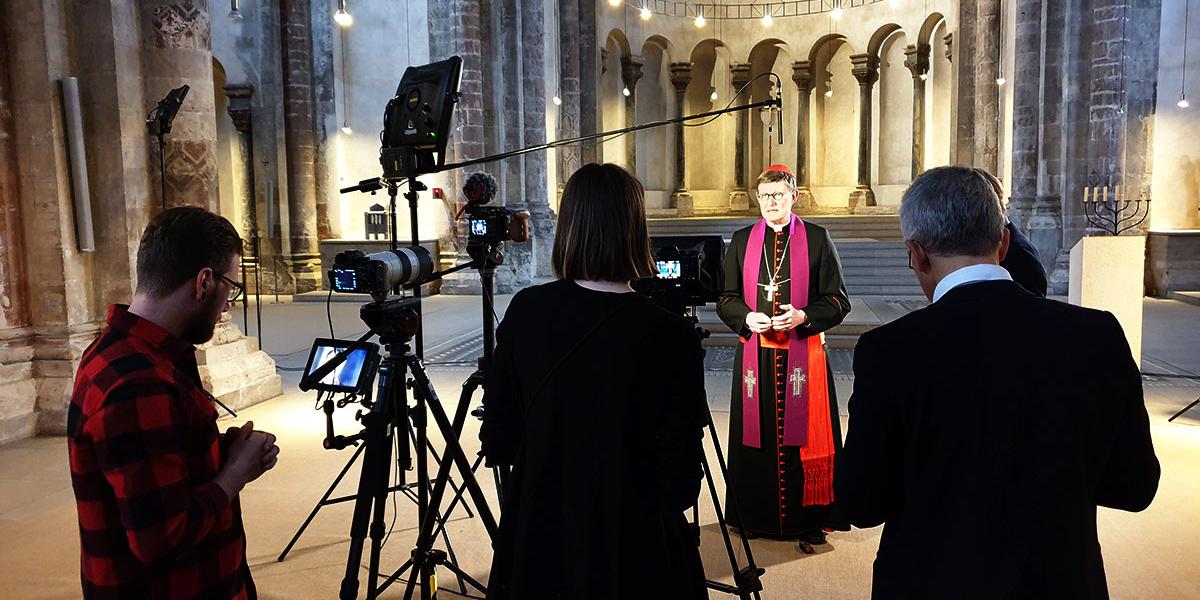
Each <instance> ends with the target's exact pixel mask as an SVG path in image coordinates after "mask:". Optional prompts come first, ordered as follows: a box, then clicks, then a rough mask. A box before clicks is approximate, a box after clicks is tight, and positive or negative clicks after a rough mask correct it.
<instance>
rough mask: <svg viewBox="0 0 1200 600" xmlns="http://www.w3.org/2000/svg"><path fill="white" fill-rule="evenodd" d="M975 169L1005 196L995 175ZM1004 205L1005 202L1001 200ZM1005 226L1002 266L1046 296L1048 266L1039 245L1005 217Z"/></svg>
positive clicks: (1030, 289)
mask: <svg viewBox="0 0 1200 600" xmlns="http://www.w3.org/2000/svg"><path fill="white" fill-rule="evenodd" d="M975 171H976V172H977V173H979V174H980V175H982V176H983V178H984V179H987V180H988V183H989V184H991V186H992V189H993V190H995V192H996V197H997V198H999V199H1003V198H1004V186H1003V185H1001V183H1000V180H999V179H997V178H996V176H995V175H992V174H991V173H988V172H987V171H986V170H984V169H980V168H976V169H975ZM1001 207H1003V202H1001ZM1004 228H1005V229H1007V230H1008V252H1007V253H1006V254H1005V255H1004V258H1003V259H1002V260H1001V261H1000V266H1001V267H1004V270H1005V271H1008V274H1009V275H1012V278H1013V281H1015V282H1017V285H1019V286H1021V287H1023V288H1025V291H1027V292H1029V293H1031V294H1033V295H1034V296H1037V297H1039V298H1045V297H1046V290H1047V287H1048V286H1047V284H1046V267H1044V266H1042V259H1040V258H1038V251H1037V246H1034V245H1033V242H1030V241H1029V238H1027V237H1025V234H1023V233H1021V230H1020V229H1017V226H1016V225H1014V224H1013V222H1012V221H1009V220H1008V219H1007V218H1006V219H1005V225H1004Z"/></svg>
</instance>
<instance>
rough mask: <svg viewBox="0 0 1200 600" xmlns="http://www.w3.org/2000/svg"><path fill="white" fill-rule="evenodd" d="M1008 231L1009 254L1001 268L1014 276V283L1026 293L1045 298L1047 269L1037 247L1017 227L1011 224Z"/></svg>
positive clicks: (1007, 227) (1001, 263)
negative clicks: (1039, 256)
mask: <svg viewBox="0 0 1200 600" xmlns="http://www.w3.org/2000/svg"><path fill="white" fill-rule="evenodd" d="M1006 229H1008V239H1009V242H1008V254H1007V255H1005V256H1004V260H1003V261H1000V266H1002V267H1004V269H1005V270H1007V271H1008V273H1009V275H1012V278H1013V281H1015V282H1017V284H1019V285H1020V286H1021V287H1023V288H1025V291H1027V292H1029V293H1031V294H1033V295H1034V296H1037V297H1039V298H1045V297H1046V268H1045V267H1043V266H1042V260H1041V259H1040V258H1038V253H1037V247H1036V246H1034V245H1033V243H1032V242H1030V241H1029V238H1027V237H1025V236H1024V235H1023V234H1021V230H1019V229H1017V226H1016V225H1013V224H1012V223H1009V224H1008V225H1007V226H1006Z"/></svg>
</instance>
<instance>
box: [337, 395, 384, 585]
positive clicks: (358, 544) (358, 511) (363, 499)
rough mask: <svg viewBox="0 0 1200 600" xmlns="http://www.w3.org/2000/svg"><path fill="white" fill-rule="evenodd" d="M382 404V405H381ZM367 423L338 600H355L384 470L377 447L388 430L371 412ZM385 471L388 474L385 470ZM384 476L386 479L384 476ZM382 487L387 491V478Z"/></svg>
mask: <svg viewBox="0 0 1200 600" xmlns="http://www.w3.org/2000/svg"><path fill="white" fill-rule="evenodd" d="M381 404H382V403H381ZM363 418H364V419H365V420H366V430H367V431H366V436H365V437H366V440H365V441H364V442H363V445H364V446H365V447H366V449H365V450H364V451H363V452H364V455H363V466H362V472H361V474H360V475H359V477H358V493H357V494H356V498H355V500H354V518H353V520H352V521H351V523H350V550H349V552H348V555H347V557H346V575H345V576H344V577H343V578H342V588H341V594H340V598H341V600H357V598H358V573H359V570H360V567H361V565H362V553H363V543H364V541H365V540H366V538H367V527H368V526H369V523H370V518H371V503H372V502H373V501H374V500H375V498H376V494H375V489H376V487H377V486H376V485H375V484H376V482H375V480H376V479H378V478H379V476H380V467H381V466H382V467H383V468H384V469H387V465H386V463H384V465H380V464H379V458H378V456H379V454H378V453H379V451H380V449H381V448H380V445H381V444H386V443H387V436H386V432H385V430H384V428H386V427H387V423H386V421H384V419H383V416H382V415H381V414H378V413H374V412H373V413H371V414H368V415H367V416H365V417H363ZM384 472H388V471H386V470H385V471H384ZM385 477H386V476H385ZM383 487H384V488H385V489H386V488H387V481H386V479H385V480H384V482H383Z"/></svg>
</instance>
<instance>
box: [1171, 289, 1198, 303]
mask: <svg viewBox="0 0 1200 600" xmlns="http://www.w3.org/2000/svg"><path fill="white" fill-rule="evenodd" d="M1171 299H1172V300H1178V301H1180V302H1186V303H1188V304H1192V305H1195V306H1200V292H1171Z"/></svg>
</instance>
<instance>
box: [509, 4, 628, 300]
mask: <svg viewBox="0 0 1200 600" xmlns="http://www.w3.org/2000/svg"><path fill="white" fill-rule="evenodd" d="M544 6H545V4H544V3H543V2H542V0H521V46H520V53H521V94H522V96H523V97H522V101H521V106H522V110H523V111H524V112H525V115H524V118H523V119H522V121H523V126H524V127H523V138H522V145H523V146H525V147H529V146H536V145H539V144H544V143H546V57H545V52H544V50H543V48H544V47H545V44H544V43H543V37H544V36H545V32H546V26H545V21H544V19H545V12H544V11H545V9H544ZM639 60H640V59H639ZM638 76H639V77H640V76H641V65H640V63H639V65H638ZM635 82H636V80H635ZM629 89H630V91H631V92H632V91H633V86H632V85H630V87H629ZM629 99H630V100H631V101H632V100H633V96H632V94H631V95H630V98H629ZM629 141H630V145H631V146H632V137H631V138H630V140H629ZM522 160H523V161H524V163H525V165H524V172H525V181H524V189H525V197H526V199H527V200H528V202H529V205H528V206H529V213H530V223H529V225H530V233H531V234H532V235H533V241H532V244H533V256H532V259H533V274H534V275H536V276H538V277H553V276H554V265H553V263H552V262H551V260H550V256H551V253H552V250H553V248H554V224H555V223H554V222H555V216H554V212H553V211H551V210H550V196H549V190H547V181H546V153H545V152H533V153H530V154H526V155H525V156H524V157H523V158H522ZM510 245H512V244H510Z"/></svg>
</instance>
